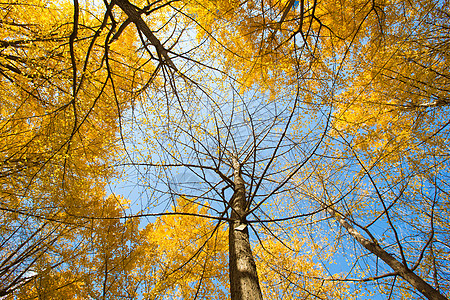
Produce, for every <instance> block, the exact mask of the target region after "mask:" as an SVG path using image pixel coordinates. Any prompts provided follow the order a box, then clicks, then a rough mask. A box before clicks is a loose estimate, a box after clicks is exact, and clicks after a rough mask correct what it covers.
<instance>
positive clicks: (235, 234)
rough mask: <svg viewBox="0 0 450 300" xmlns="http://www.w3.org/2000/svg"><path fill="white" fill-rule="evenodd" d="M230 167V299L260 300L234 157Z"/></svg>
mask: <svg viewBox="0 0 450 300" xmlns="http://www.w3.org/2000/svg"><path fill="white" fill-rule="evenodd" d="M233 168H234V194H233V198H232V199H231V203H230V205H231V209H232V211H231V221H230V224H229V225H230V227H229V240H228V248H229V269H230V292H231V300H262V293H261V288H260V286H259V279H258V274H257V272H256V264H255V261H254V259H253V254H252V249H251V246H250V240H249V234H248V227H247V224H246V219H245V209H246V199H245V183H244V180H243V179H242V174H241V167H240V164H239V162H238V161H237V159H236V158H233Z"/></svg>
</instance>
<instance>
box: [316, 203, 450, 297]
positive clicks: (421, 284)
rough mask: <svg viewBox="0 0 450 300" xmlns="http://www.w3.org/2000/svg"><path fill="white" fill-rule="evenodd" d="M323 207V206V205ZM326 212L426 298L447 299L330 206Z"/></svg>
mask: <svg viewBox="0 0 450 300" xmlns="http://www.w3.org/2000/svg"><path fill="white" fill-rule="evenodd" d="M324 207H325V206H324ZM325 208H326V210H327V211H328V213H330V214H331V216H332V217H333V218H335V219H336V220H337V221H338V222H339V224H341V226H342V227H344V228H345V229H346V230H347V232H348V233H349V234H350V235H351V236H352V237H353V238H354V239H356V241H358V243H359V244H361V245H362V246H363V247H364V248H366V249H367V250H369V251H370V252H372V253H373V254H375V255H376V256H377V257H378V258H380V259H381V260H383V261H384V262H385V263H386V264H387V265H389V266H390V267H391V268H392V270H394V272H397V273H398V275H400V276H401V277H402V278H403V279H405V280H406V281H408V282H409V283H410V284H411V285H412V286H413V287H414V288H415V289H416V290H417V291H419V292H420V293H422V294H423V295H424V296H425V297H427V299H430V300H448V299H447V298H446V297H445V296H443V295H442V294H441V293H439V291H437V290H436V289H435V288H434V287H432V286H431V285H429V284H428V283H427V282H426V281H425V280H423V279H422V278H421V277H419V276H417V274H416V273H414V272H413V271H412V270H410V269H409V268H408V267H407V266H405V265H404V264H403V263H401V262H400V261H399V260H398V259H396V258H395V257H394V256H392V255H391V254H389V253H388V252H386V251H385V250H384V249H383V248H381V247H380V245H379V244H378V243H377V242H376V241H373V240H369V239H366V238H365V237H364V236H362V235H361V233H359V232H358V231H357V230H356V229H355V228H354V227H353V226H352V225H350V224H349V223H348V222H347V220H345V219H344V218H343V217H341V216H340V215H339V214H337V213H336V212H335V211H334V210H333V209H332V208H330V207H325Z"/></svg>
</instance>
